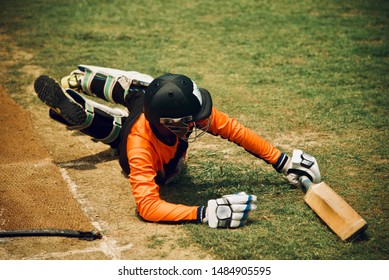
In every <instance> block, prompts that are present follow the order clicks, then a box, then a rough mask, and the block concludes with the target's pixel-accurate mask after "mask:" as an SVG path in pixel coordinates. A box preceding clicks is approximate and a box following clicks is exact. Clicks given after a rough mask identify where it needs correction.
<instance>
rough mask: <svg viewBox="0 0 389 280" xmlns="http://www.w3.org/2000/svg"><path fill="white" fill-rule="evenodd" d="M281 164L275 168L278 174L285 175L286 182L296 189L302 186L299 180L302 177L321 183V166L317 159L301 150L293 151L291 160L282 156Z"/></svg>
mask: <svg viewBox="0 0 389 280" xmlns="http://www.w3.org/2000/svg"><path fill="white" fill-rule="evenodd" d="M279 162H280V163H277V164H276V165H275V166H274V167H275V168H276V170H277V171H278V172H280V173H283V174H284V175H285V178H286V180H288V182H289V183H290V184H291V185H293V186H295V187H301V186H302V184H301V181H300V180H299V178H300V177H301V176H306V177H308V178H309V180H311V181H312V182H313V183H320V181H321V175H320V170H319V165H318V163H317V161H316V159H315V158H314V157H313V156H311V155H309V154H306V153H304V152H303V151H301V150H293V156H292V157H291V158H290V157H288V156H287V155H285V154H282V155H281V157H280V159H279Z"/></svg>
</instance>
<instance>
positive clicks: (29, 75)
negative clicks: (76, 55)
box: [0, 35, 211, 260]
mask: <svg viewBox="0 0 389 280" xmlns="http://www.w3.org/2000/svg"><path fill="white" fill-rule="evenodd" d="M1 37H2V38H1V39H2V40H8V41H9V42H8V43H9V44H8V47H10V46H12V42H11V41H10V39H9V38H7V37H6V36H4V35H2V36H1ZM11 49H12V52H11V53H6V54H4V52H5V51H6V50H1V52H2V54H3V55H4V56H5V57H8V59H9V60H6V61H2V62H1V65H0V66H1V67H0V69H1V70H0V71H1V72H0V76H3V75H6V74H7V71H8V66H10V65H12V64H13V63H14V61H17V62H18V63H22V64H23V65H25V66H24V67H23V68H22V69H21V70H22V71H23V76H24V77H23V78H24V79H27V80H28V81H29V84H28V86H27V87H26V88H24V89H23V92H17V93H12V94H10V93H8V92H6V89H5V87H4V86H1V87H0V90H1V91H2V93H6V94H7V96H6V97H8V96H9V95H11V96H16V95H17V96H18V100H23V104H25V107H26V108H27V109H23V108H22V107H21V106H19V105H16V103H15V107H13V106H7V109H9V110H12V111H13V112H18V110H24V111H25V112H27V114H26V116H27V117H30V119H31V124H32V128H33V131H34V132H35V133H36V136H37V137H39V138H40V139H41V141H42V143H43V146H44V147H45V148H46V149H47V151H48V154H49V160H50V161H51V162H53V163H54V164H55V166H57V168H58V169H59V170H60V172H61V174H62V175H63V176H62V179H63V180H65V182H66V183H67V184H68V185H69V191H70V189H73V191H71V192H72V195H73V197H74V199H75V200H76V201H77V202H78V203H79V204H80V206H81V208H82V210H83V212H84V213H85V214H86V215H87V217H88V218H89V220H90V221H91V223H92V224H93V225H94V226H95V227H96V228H97V229H99V230H100V231H101V232H102V234H103V238H102V239H99V240H94V241H84V240H78V239H75V238H66V237H16V238H0V259H3V260H26V259H27V260H32V259H58V260H66V259H82V260H96V259H103V260H104V259H126V260H142V259H183V260H185V259H210V258H211V257H210V256H209V255H207V253H206V252H204V251H202V250H201V249H200V248H197V247H193V246H189V247H188V246H184V247H183V246H182V245H181V246H180V245H179V244H180V243H181V244H182V242H179V241H180V239H181V240H185V231H184V230H183V229H182V226H180V225H161V224H154V223H146V222H143V221H141V220H139V219H138V218H137V217H136V215H135V203H134V200H133V197H132V195H131V187H130V185H129V183H128V180H127V178H125V177H124V176H123V175H122V174H121V169H120V166H119V163H118V162H117V160H116V159H114V158H112V157H111V155H110V150H109V149H108V147H107V146H106V145H104V144H101V143H94V142H92V141H91V140H90V137H88V136H85V135H82V134H80V133H79V132H71V131H68V130H66V129H65V127H64V126H62V125H60V124H58V123H56V122H54V121H51V120H50V119H49V117H48V108H47V107H46V106H44V105H43V104H42V103H40V102H37V97H36V96H35V93H34V90H33V82H34V80H35V78H36V77H38V76H39V75H41V74H44V73H45V69H41V68H39V67H37V66H34V65H31V64H30V60H31V58H32V56H31V55H30V54H29V53H27V52H25V51H23V50H21V49H18V48H17V47H13V48H11ZM7 51H8V50H7ZM20 103H22V102H20ZM0 114H2V113H1V112H0ZM14 129H17V123H15V127H14ZM26 143H28V142H27V141H26ZM33 148H34V147H32V149H33ZM15 160H18V161H20V160H21V159H15ZM30 164H37V163H34V162H30ZM38 164H39V163H38ZM48 176H50V173H46V174H44V176H43V175H42V180H41V183H42V184H45V183H47V181H49V180H45V179H44V178H48ZM0 188H1V181H0Z"/></svg>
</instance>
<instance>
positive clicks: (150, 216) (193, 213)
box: [128, 148, 199, 222]
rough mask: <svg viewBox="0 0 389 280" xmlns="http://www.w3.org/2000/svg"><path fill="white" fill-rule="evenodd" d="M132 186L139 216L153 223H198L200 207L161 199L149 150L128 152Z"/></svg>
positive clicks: (139, 149) (138, 149)
mask: <svg viewBox="0 0 389 280" xmlns="http://www.w3.org/2000/svg"><path fill="white" fill-rule="evenodd" d="M128 158H129V164H130V170H131V171H130V179H129V180H130V184H131V186H132V191H133V196H134V198H135V203H136V205H137V208H138V212H139V215H140V216H141V217H142V218H143V219H145V220H147V221H151V222H179V221H196V220H197V212H198V208H199V207H198V206H186V205H182V204H174V203H169V202H166V201H164V200H163V199H161V198H160V194H159V186H158V184H157V183H156V182H155V178H156V176H157V173H156V171H155V168H154V166H153V161H152V155H151V154H150V153H149V151H147V149H143V148H137V149H132V150H130V151H128Z"/></svg>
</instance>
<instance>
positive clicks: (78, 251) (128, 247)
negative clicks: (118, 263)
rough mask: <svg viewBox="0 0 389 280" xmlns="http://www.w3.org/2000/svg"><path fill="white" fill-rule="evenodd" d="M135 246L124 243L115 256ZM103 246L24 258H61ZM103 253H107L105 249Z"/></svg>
mask: <svg viewBox="0 0 389 280" xmlns="http://www.w3.org/2000/svg"><path fill="white" fill-rule="evenodd" d="M133 246H134V245H133V244H127V245H124V246H121V247H116V250H115V256H118V257H119V258H120V255H121V254H120V253H121V252H122V251H126V250H129V249H131V248H132V247H133ZM102 247H103V246H102V244H100V246H99V247H89V248H86V249H81V250H71V251H67V252H53V253H42V254H39V255H35V256H34V257H33V258H30V257H28V258H24V259H29V260H31V259H32V260H39V259H42V258H46V259H48V258H60V257H66V256H72V255H77V254H83V253H95V252H101V251H103V250H102ZM118 252H119V254H118ZM103 253H104V254H105V252H104V251H103ZM105 255H106V254H105ZM106 256H107V255H106ZM111 257H112V256H111ZM119 258H113V259H119Z"/></svg>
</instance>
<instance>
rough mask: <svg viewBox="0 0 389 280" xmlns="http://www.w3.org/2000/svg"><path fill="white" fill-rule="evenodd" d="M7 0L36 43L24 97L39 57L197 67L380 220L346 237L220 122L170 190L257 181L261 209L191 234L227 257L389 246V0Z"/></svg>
mask: <svg viewBox="0 0 389 280" xmlns="http://www.w3.org/2000/svg"><path fill="white" fill-rule="evenodd" d="M3 2H4V3H3V8H2V9H1V11H0V32H1V34H2V35H3V34H6V35H7V36H11V38H12V40H13V41H14V42H15V43H16V44H17V46H18V47H19V48H20V49H22V50H23V49H24V50H26V51H28V52H30V53H32V54H33V57H32V58H30V59H28V61H26V60H25V59H20V60H19V59H15V60H14V62H15V64H14V65H13V66H12V67H11V68H10V69H8V70H9V71H8V73H7V75H6V77H4V78H2V83H4V84H5V85H6V86H7V88H8V89H9V91H10V92H12V93H14V95H15V99H16V100H18V101H19V102H21V103H23V101H22V100H21V98H18V92H20V89H21V88H22V87H23V86H25V85H26V84H30V83H31V82H32V79H33V78H34V77H27V78H26V79H24V80H23V79H22V80H21V79H20V76H22V75H23V74H22V71H21V70H20V69H21V68H22V67H23V66H25V65H26V64H29V65H37V66H40V67H43V68H44V69H46V70H47V74H50V75H53V76H55V77H58V78H59V77H61V76H63V75H65V74H67V73H68V72H69V71H71V70H73V69H74V68H75V66H76V65H78V64H81V63H82V64H93V65H100V66H107V67H113V68H119V69H129V70H137V71H140V72H145V73H148V74H151V75H154V76H156V75H159V74H162V73H164V72H176V73H184V74H187V75H188V76H190V77H192V78H193V79H194V80H195V81H196V82H197V84H198V85H200V86H202V87H205V88H207V89H209V90H210V92H211V93H212V96H213V99H214V104H215V106H216V107H218V108H219V109H220V110H223V111H225V112H227V113H229V115H231V116H233V117H235V118H237V119H238V120H239V121H241V122H242V123H244V124H245V125H246V126H247V127H249V128H251V129H253V130H255V131H256V132H258V133H259V134H260V135H262V136H263V137H264V138H266V139H268V140H270V141H271V142H274V144H276V145H277V146H278V147H279V148H280V149H282V150H283V151H285V152H287V153H291V151H292V149H293V148H301V149H303V150H306V151H308V152H310V153H312V154H314V155H315V156H316V158H317V159H318V160H319V164H320V167H321V171H322V174H323V177H324V180H325V181H326V182H327V183H329V184H330V185H331V186H333V188H334V189H335V190H336V191H337V192H338V193H339V194H341V195H342V196H343V197H344V198H346V200H347V201H348V202H349V203H350V204H351V205H353V206H354V207H355V208H356V209H357V210H358V212H360V213H361V215H362V216H363V217H365V218H366V220H367V221H368V222H369V226H370V227H369V230H368V232H367V234H366V236H364V237H363V238H362V239H361V240H358V241H356V242H353V243H344V242H341V241H340V240H339V239H338V238H337V237H336V236H335V235H334V234H333V233H331V232H330V230H329V229H328V228H327V227H326V226H325V225H324V224H323V223H321V222H320V220H319V219H318V217H317V216H315V214H314V213H313V212H312V211H311V210H310V209H309V208H308V207H307V206H306V205H305V204H304V202H303V200H302V197H303V194H302V193H301V192H300V191H298V190H293V189H290V188H289V187H288V186H287V184H286V183H285V182H284V181H283V179H282V178H281V177H280V176H279V175H278V174H276V173H275V172H274V171H273V170H272V168H270V167H269V166H267V165H266V164H264V163H262V162H261V161H259V160H257V159H255V158H253V157H251V156H250V155H248V154H247V153H245V152H244V151H242V149H240V148H238V147H235V146H234V145H233V144H231V143H227V142H226V141H221V140H218V139H214V138H212V137H208V136H207V137H205V138H204V139H202V140H201V142H200V143H199V144H196V145H194V147H193V148H192V149H191V151H190V153H189V159H188V169H187V170H186V173H185V174H184V175H183V176H182V177H181V178H180V180H179V181H176V182H175V183H173V184H172V185H171V186H169V187H167V189H164V190H163V194H164V196H166V197H167V198H168V199H170V200H171V201H177V202H184V203H188V204H194V205H197V204H199V203H205V202H206V201H207V200H208V199H210V198H214V197H216V196H220V195H222V194H226V193H234V192H236V191H246V192H251V193H254V194H257V195H258V198H259V201H258V210H257V211H255V212H254V213H253V214H252V216H251V219H250V221H249V225H248V226H247V227H244V228H241V229H237V230H212V229H209V228H207V227H206V226H199V225H185V226H184V227H185V229H186V230H187V231H188V233H189V235H190V237H191V239H192V242H194V243H197V244H198V245H200V246H201V247H203V248H204V249H206V250H208V251H209V252H210V253H213V254H215V256H216V258H220V259H388V256H389V234H388V232H389V225H388V216H389V215H388V213H389V209H388V205H389V195H388V190H389V178H388V174H389V164H388V158H389V148H388V139H389V121H388V120H389V117H388V116H389V91H388V85H389V80H388V73H389V44H388V34H389V17H388V14H389V3H388V1H383V0H381V1H362V0H345V1H335V0H332V1H287V0H283V1H281V0H276V1H264V0H263V1H254V0H239V1H238V0H236V1H200V0H199V1H173V0H170V1H148V0H145V1H132V2H131V3H130V2H129V1H125V0H114V1H110V2H103V1H97V0H83V1H80V0H77V1H66V2H61V3H58V2H59V1H47V0H46V1H38V0H35V1H33V0H29V1H23V2H14V1H3ZM0 46H1V47H2V48H3V49H7V48H10V46H7V45H5V44H4V43H3V42H1V43H0ZM2 59H3V58H2ZM8 59H10V58H8ZM31 102H33V101H31ZM24 105H25V106H26V107H30V106H31V105H29V104H24ZM211 144H215V145H211ZM216 145H217V147H216ZM202 146H205V148H202ZM210 158H211V159H212V160H211V161H210Z"/></svg>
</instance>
